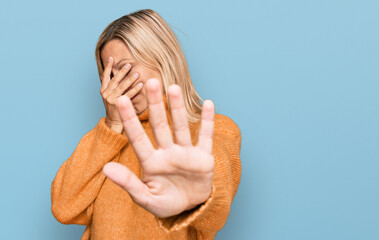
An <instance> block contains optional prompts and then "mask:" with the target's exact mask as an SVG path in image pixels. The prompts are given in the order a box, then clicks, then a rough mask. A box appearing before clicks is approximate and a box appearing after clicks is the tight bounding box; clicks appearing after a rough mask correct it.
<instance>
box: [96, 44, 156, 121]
mask: <svg viewBox="0 0 379 240" xmlns="http://www.w3.org/2000/svg"><path fill="white" fill-rule="evenodd" d="M100 55H101V60H102V61H103V65H104V66H105V65H106V63H107V62H108V58H109V57H112V58H113V67H112V75H111V76H110V77H111V79H112V78H113V76H115V75H116V74H117V72H118V71H120V69H121V68H122V67H124V66H125V64H127V63H129V64H130V65H131V66H132V68H131V70H130V71H129V73H128V74H127V75H126V76H125V77H124V79H123V80H122V81H124V80H126V79H128V77H129V76H131V75H132V74H133V73H135V72H138V74H139V78H138V79H137V81H135V82H134V83H133V84H132V86H131V88H133V87H134V86H136V85H137V84H138V83H140V82H142V83H143V87H142V90H141V91H140V93H139V94H137V95H136V96H135V97H134V98H132V100H131V101H132V103H133V106H134V109H135V110H136V113H137V115H138V114H141V113H142V112H144V111H145V109H146V108H147V95H146V87H145V84H146V81H147V80H148V79H150V78H156V79H158V80H159V81H160V82H161V84H162V79H161V75H160V74H159V72H157V71H155V70H153V69H151V68H148V67H146V66H145V65H143V64H142V63H139V62H137V60H136V59H135V58H134V57H133V55H132V54H131V52H130V51H129V49H128V47H127V46H126V45H125V43H123V42H122V41H121V40H119V39H113V40H110V41H109V42H107V43H106V44H105V45H104V47H103V48H102V50H101V53H100Z"/></svg>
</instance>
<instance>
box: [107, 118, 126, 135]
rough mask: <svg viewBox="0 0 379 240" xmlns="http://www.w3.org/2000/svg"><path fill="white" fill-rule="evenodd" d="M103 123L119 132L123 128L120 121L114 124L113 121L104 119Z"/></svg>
mask: <svg viewBox="0 0 379 240" xmlns="http://www.w3.org/2000/svg"><path fill="white" fill-rule="evenodd" d="M105 125H107V127H108V128H110V129H111V130H113V131H115V132H117V133H120V134H121V132H122V130H123V129H124V126H123V125H122V123H119V124H115V123H112V122H109V121H107V120H106V119H105Z"/></svg>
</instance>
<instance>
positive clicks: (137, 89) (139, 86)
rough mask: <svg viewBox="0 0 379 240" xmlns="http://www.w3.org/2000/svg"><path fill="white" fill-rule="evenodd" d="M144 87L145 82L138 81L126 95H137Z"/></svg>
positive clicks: (129, 96)
mask: <svg viewBox="0 0 379 240" xmlns="http://www.w3.org/2000/svg"><path fill="white" fill-rule="evenodd" d="M142 87H143V83H142V82H140V83H138V84H137V85H136V86H135V87H134V88H132V89H131V90H130V91H127V92H126V93H125V94H124V95H126V96H127V97H128V98H129V99H131V98H132V97H134V96H135V95H137V94H138V93H139V92H140V91H141V90H142Z"/></svg>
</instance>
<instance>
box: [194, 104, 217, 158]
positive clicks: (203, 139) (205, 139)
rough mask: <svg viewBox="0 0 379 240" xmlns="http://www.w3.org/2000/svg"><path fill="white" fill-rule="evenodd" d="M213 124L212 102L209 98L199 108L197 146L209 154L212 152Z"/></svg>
mask: <svg viewBox="0 0 379 240" xmlns="http://www.w3.org/2000/svg"><path fill="white" fill-rule="evenodd" d="M213 125H214V104H213V102H212V101H211V100H205V101H204V102H203V107H202V110H201V125H200V130H199V141H198V143H197V146H198V147H199V148H200V149H202V150H203V151H205V152H208V153H209V154H212V135H213Z"/></svg>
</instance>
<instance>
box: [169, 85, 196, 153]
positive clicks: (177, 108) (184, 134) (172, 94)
mask: <svg viewBox="0 0 379 240" xmlns="http://www.w3.org/2000/svg"><path fill="white" fill-rule="evenodd" d="M168 97H169V100H170V109H171V118H172V128H173V130H174V136H175V143H176V144H179V145H183V146H192V142H191V134H190V131H189V128H188V119H187V110H186V108H185V106H184V101H183V95H182V90H181V89H180V87H179V86H178V85H176V84H173V85H171V86H170V87H169V88H168Z"/></svg>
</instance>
